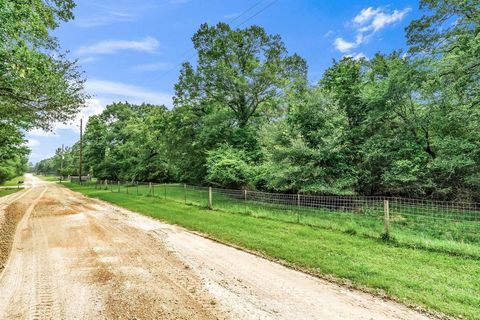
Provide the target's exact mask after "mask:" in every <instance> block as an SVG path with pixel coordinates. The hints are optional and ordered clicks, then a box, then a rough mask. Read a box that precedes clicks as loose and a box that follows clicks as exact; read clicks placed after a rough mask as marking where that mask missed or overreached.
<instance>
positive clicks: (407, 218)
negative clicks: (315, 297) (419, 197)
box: [97, 184, 480, 259]
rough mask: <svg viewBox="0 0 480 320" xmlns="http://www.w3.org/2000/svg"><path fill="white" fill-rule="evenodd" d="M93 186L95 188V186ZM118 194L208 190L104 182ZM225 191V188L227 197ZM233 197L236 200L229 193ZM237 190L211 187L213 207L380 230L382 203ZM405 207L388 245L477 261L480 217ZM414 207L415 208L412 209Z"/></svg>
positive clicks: (197, 198)
mask: <svg viewBox="0 0 480 320" xmlns="http://www.w3.org/2000/svg"><path fill="white" fill-rule="evenodd" d="M97 187H98V186H97ZM102 187H103V188H108V189H109V190H112V191H115V192H118V191H120V192H121V193H127V192H128V193H129V194H135V195H136V194H139V195H150V196H151V195H154V196H155V197H159V198H166V199H170V200H175V201H178V202H181V203H186V204H192V205H196V206H200V207H206V206H207V205H208V189H207V188H200V187H192V186H188V187H187V188H186V189H185V188H184V185H180V184H157V185H153V186H152V189H150V187H149V185H146V184H143V185H139V186H137V185H123V184H122V185H118V184H113V185H107V186H105V185H104V186H102ZM224 192H228V193H229V195H227V194H225V193H224ZM232 194H233V195H236V196H237V198H234V197H232ZM242 197H243V196H242V191H241V190H239V191H223V192H222V191H221V190H220V189H214V193H213V206H214V208H215V209H218V210H222V211H226V212H230V213H240V214H248V215H251V216H254V217H258V218H266V219H272V220H279V221H284V222H291V223H300V224H305V225H309V226H314V227H318V228H323V229H328V230H335V231H341V232H344V233H347V234H352V235H357V236H361V237H366V238H373V239H378V238H381V237H382V233H383V224H384V222H383V203H380V205H377V206H376V207H374V206H370V207H368V209H367V210H363V211H362V212H346V211H338V210H337V211H335V210H328V209H321V208H316V209H314V210H313V209H306V208H303V209H302V210H300V211H299V210H297V209H298V208H297V207H296V206H295V205H287V204H272V203H265V202H263V203H262V202H259V201H251V200H249V201H247V202H246V203H245V202H244V201H243V199H242ZM411 211H413V210H412V208H409V211H399V210H397V208H395V210H391V221H390V239H391V241H390V244H391V245H396V246H404V247H410V248H419V249H427V250H431V251H436V252H442V253H449V254H452V255H463V256H466V257H473V258H478V259H480V217H479V220H478V221H452V220H444V219H437V218H436V217H437V216H440V215H441V212H438V214H436V215H435V214H433V215H421V214H416V215H412V212H411ZM417 211H418V210H417Z"/></svg>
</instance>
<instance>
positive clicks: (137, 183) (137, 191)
mask: <svg viewBox="0 0 480 320" xmlns="http://www.w3.org/2000/svg"><path fill="white" fill-rule="evenodd" d="M136 185H137V196H138V181H137V183H136Z"/></svg>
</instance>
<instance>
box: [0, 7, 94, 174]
mask: <svg viewBox="0 0 480 320" xmlns="http://www.w3.org/2000/svg"><path fill="white" fill-rule="evenodd" d="M74 6H75V4H74V2H73V1H72V0H52V1H43V0H30V1H24V0H22V1H13V0H0V61H2V63H1V64H0V182H1V181H2V180H4V179H8V178H9V177H12V175H13V176H14V175H18V174H19V173H22V172H23V171H24V170H26V169H25V168H26V155H27V154H28V150H27V149H26V148H25V147H23V143H24V140H23V133H22V131H20V130H22V129H23V130H28V129H32V128H41V129H45V130H49V129H51V127H52V125H53V124H54V123H55V122H58V121H60V122H65V121H67V120H69V119H71V118H73V117H74V115H75V114H76V113H77V112H78V111H79V109H80V108H81V107H82V105H83V103H84V101H85V99H86V98H87V95H85V93H84V92H83V85H84V79H83V76H82V74H81V72H80V71H78V69H77V66H76V64H75V62H72V61H68V60H67V59H66V58H65V54H64V53H62V52H61V51H60V49H59V46H58V44H57V41H56V39H55V38H53V37H52V36H51V35H50V34H49V32H50V30H52V29H55V28H56V27H58V25H59V23H60V21H68V20H70V19H72V18H73V13H72V9H73V7H74Z"/></svg>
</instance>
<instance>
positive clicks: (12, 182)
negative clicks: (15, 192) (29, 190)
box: [0, 176, 25, 187]
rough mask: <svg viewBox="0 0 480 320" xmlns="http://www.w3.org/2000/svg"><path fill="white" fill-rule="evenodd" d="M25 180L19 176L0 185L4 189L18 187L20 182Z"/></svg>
mask: <svg viewBox="0 0 480 320" xmlns="http://www.w3.org/2000/svg"><path fill="white" fill-rule="evenodd" d="M23 180H25V177H24V176H19V177H16V178H13V179H10V180H7V181H5V182H4V183H0V186H2V187H16V186H18V181H23Z"/></svg>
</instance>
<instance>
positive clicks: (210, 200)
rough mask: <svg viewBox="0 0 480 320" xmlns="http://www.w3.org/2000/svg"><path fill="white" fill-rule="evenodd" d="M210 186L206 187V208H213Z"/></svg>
mask: <svg viewBox="0 0 480 320" xmlns="http://www.w3.org/2000/svg"><path fill="white" fill-rule="evenodd" d="M212 198H213V197H212V187H208V209H210V210H211V209H213V202H212V200H213V199H212Z"/></svg>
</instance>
